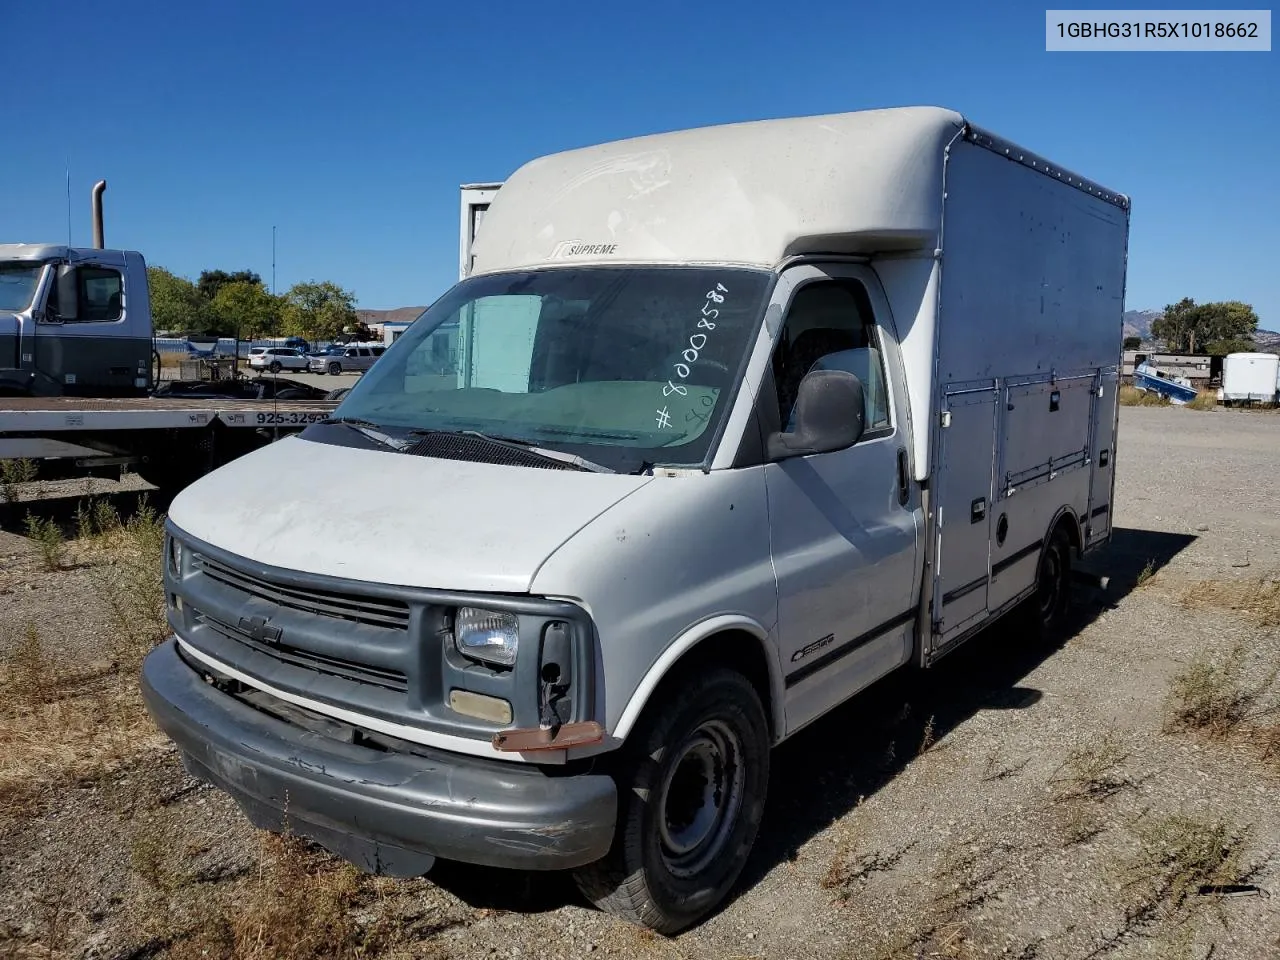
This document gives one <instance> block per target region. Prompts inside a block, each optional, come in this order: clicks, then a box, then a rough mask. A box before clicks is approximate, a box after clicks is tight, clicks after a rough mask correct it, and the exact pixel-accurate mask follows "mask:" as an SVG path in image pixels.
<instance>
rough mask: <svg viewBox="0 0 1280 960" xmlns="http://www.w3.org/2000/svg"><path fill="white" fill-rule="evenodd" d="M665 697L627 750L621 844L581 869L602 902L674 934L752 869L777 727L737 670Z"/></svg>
mask: <svg viewBox="0 0 1280 960" xmlns="http://www.w3.org/2000/svg"><path fill="white" fill-rule="evenodd" d="M658 696H659V697H660V700H657V699H656V701H655V702H660V703H661V707H662V708H661V709H660V710H653V711H651V712H650V713H649V714H647V715H646V717H645V719H644V720H643V721H642V722H641V725H640V726H639V727H638V728H637V729H636V730H635V731H634V732H633V733H632V735H631V737H630V738H628V746H626V747H623V751H624V753H623V755H622V756H621V757H620V758H619V760H620V761H622V762H621V764H620V767H619V769H618V772H617V773H615V779H616V780H617V783H618V820H617V827H616V829H615V833H614V841H613V847H612V849H611V850H610V851H609V853H608V854H607V855H606V856H605V857H604V858H603V859H601V860H599V861H597V862H595V863H593V864H590V865H588V866H586V867H583V868H581V869H579V870H577V871H576V872H575V874H574V876H575V879H576V881H577V884H578V888H579V889H580V890H581V891H582V893H583V895H584V896H586V897H587V899H589V900H590V901H591V902H592V903H594V904H595V905H596V906H597V907H599V908H600V909H601V910H604V911H605V912H607V913H610V914H613V915H615V916H617V917H620V918H622V919H625V920H629V921H631V922H632V923H636V924H639V925H641V926H645V927H649V928H651V929H653V930H656V931H657V932H659V933H662V934H673V933H676V932H678V931H680V930H682V929H684V928H686V927H688V926H690V925H691V924H693V923H696V922H697V921H698V920H700V919H702V918H703V917H705V916H706V915H707V914H708V913H710V912H711V911H712V910H714V909H715V908H716V907H717V906H719V904H720V903H721V901H723V900H724V898H725V896H726V895H727V894H728V892H729V890H730V888H731V887H732V886H733V884H734V883H735V882H736V881H737V879H738V877H739V875H740V874H741V873H742V868H743V866H744V865H745V864H746V862H747V857H748V855H749V854H750V852H751V847H752V845H753V844H754V842H755V838H756V833H757V832H758V830H759V827H760V818H761V816H762V815H763V813H764V802H765V795H766V793H767V790H768V782H769V727H768V723H767V721H766V719H765V714H764V708H763V706H762V705H761V702H760V697H759V696H758V695H757V693H756V691H755V689H754V688H753V687H752V686H751V684H750V682H749V681H748V680H747V679H746V677H744V676H743V675H742V674H740V673H738V672H736V671H734V670H728V669H724V668H720V669H714V670H710V671H708V672H706V673H702V674H700V675H698V676H693V677H688V678H686V679H685V680H684V681H683V682H681V683H678V684H674V685H672V686H670V687H669V688H668V690H667V691H665V692H660V694H659V695H658Z"/></svg>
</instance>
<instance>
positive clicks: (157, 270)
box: [147, 267, 214, 335]
mask: <svg viewBox="0 0 1280 960" xmlns="http://www.w3.org/2000/svg"><path fill="white" fill-rule="evenodd" d="M147 286H148V287H150V293H151V323H152V326H154V327H155V329H157V330H167V331H172V332H175V333H177V332H181V333H194V334H197V335H208V334H209V333H210V332H211V331H212V328H213V325H214V317H213V311H212V310H211V309H210V306H209V303H208V302H207V301H206V300H205V299H204V297H202V296H200V291H199V290H198V289H197V288H196V285H195V284H194V283H192V282H191V281H190V280H188V279H187V278H186V277H179V276H177V275H176V274H173V273H170V272H169V271H168V270H166V269H165V268H164V267H147Z"/></svg>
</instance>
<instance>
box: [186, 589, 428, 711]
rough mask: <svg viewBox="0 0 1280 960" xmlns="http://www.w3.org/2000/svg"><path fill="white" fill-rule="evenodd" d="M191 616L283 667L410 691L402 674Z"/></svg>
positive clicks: (194, 612)
mask: <svg viewBox="0 0 1280 960" xmlns="http://www.w3.org/2000/svg"><path fill="white" fill-rule="evenodd" d="M191 616H192V620H193V621H194V622H195V623H196V624H198V625H200V626H203V627H207V628H208V629H210V630H212V631H213V632H214V633H216V634H218V635H219V636H221V637H224V638H226V639H227V640H234V641H235V642H237V643H241V644H244V645H245V646H246V647H249V648H250V649H252V650H255V651H257V652H258V653H262V654H265V655H267V656H269V657H272V658H273V659H275V660H279V661H281V662H282V663H287V664H291V665H292V666H295V667H305V668H307V669H308V670H315V671H317V672H318V673H327V674H329V675H330V676H334V677H342V678H343V679H344V680H355V681H356V682H358V683H372V684H375V685H376V686H379V687H385V688H386V689H388V690H397V691H400V692H401V693H403V692H404V691H406V690H408V689H409V681H408V677H407V676H405V674H404V673H403V672H402V671H399V670H391V669H388V668H386V667H375V666H371V665H369V664H367V663H356V662H355V661H353V660H345V659H342V658H340V657H332V656H327V655H325V654H322V653H316V652H315V651H313V650H302V649H299V648H298V647H291V646H289V645H287V644H283V643H281V644H273V643H262V642H260V641H258V640H255V639H253V638H252V637H251V636H249V635H248V634H247V633H245V632H244V631H242V630H240V629H239V628H238V627H233V626H232V625H231V624H229V623H223V622H222V621H221V620H218V619H217V618H216V617H212V616H210V615H209V614H207V613H203V612H201V611H199V610H194V609H193V610H192V611H191Z"/></svg>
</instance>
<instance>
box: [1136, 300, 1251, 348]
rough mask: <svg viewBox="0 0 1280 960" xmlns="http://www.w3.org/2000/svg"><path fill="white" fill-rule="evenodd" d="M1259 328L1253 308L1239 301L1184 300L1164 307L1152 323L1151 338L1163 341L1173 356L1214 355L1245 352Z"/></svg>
mask: <svg viewBox="0 0 1280 960" xmlns="http://www.w3.org/2000/svg"><path fill="white" fill-rule="evenodd" d="M1257 329H1258V315H1257V314H1256V313H1254V311H1253V307H1252V306H1250V305H1249V304H1247V303H1241V302H1240V301H1239V300H1223V301H1219V302H1216V303H1199V304H1198V303H1196V302H1195V301H1194V300H1192V299H1191V298H1190V297H1183V298H1182V299H1181V300H1179V301H1178V302H1177V303H1174V304H1170V305H1169V306H1167V307H1165V308H1164V316H1162V317H1161V318H1160V319H1159V320H1156V321H1155V322H1154V323H1153V324H1151V335H1152V336H1153V337H1156V338H1158V339H1160V340H1163V341H1164V345H1165V349H1167V350H1170V351H1173V352H1174V353H1196V352H1198V351H1204V352H1207V353H1210V354H1214V355H1221V354H1222V353H1225V352H1229V351H1231V350H1239V349H1242V346H1241V345H1242V344H1243V345H1246V346H1244V347H1243V349H1248V348H1249V347H1251V346H1252V344H1253V334H1254V332H1255V331H1256V330H1257Z"/></svg>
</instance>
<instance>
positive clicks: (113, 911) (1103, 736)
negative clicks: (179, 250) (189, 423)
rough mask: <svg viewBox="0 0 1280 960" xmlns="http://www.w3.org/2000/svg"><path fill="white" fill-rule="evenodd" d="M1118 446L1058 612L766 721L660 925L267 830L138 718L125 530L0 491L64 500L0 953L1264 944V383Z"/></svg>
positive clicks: (1134, 432)
mask: <svg viewBox="0 0 1280 960" xmlns="http://www.w3.org/2000/svg"><path fill="white" fill-rule="evenodd" d="M1117 468H1118V478H1117V491H1116V497H1117V499H1116V523H1117V529H1116V534H1115V538H1114V543H1113V545H1112V546H1111V548H1109V549H1108V550H1107V552H1106V553H1105V554H1104V555H1102V556H1098V557H1096V558H1094V559H1093V560H1092V563H1091V566H1093V567H1094V568H1096V569H1098V570H1099V571H1100V572H1103V573H1107V574H1109V575H1110V576H1111V577H1112V581H1111V584H1110V587H1109V589H1108V591H1107V592H1106V593H1102V592H1098V591H1081V592H1080V593H1079V594H1078V596H1077V604H1076V610H1075V622H1074V623H1073V625H1072V627H1071V629H1070V630H1068V631H1066V634H1065V635H1064V636H1063V637H1062V638H1060V640H1059V641H1058V642H1056V643H1054V644H1051V645H1049V646H1046V647H1039V648H1034V647H1031V646H1029V645H1028V644H1027V643H1026V642H1024V641H1022V639H1021V638H1019V637H1018V636H1014V635H1011V633H1010V632H1009V631H1008V630H1007V629H1006V630H1002V629H1001V628H999V627H997V628H995V629H993V630H992V631H989V632H988V635H986V636H984V637H982V638H980V639H979V640H976V641H974V642H973V643H971V644H969V645H967V646H966V647H965V648H963V649H962V650H961V651H959V652H958V653H956V654H955V655H954V656H953V657H950V658H948V659H947V660H946V661H944V662H943V663H942V664H941V665H940V666H939V667H938V668H937V669H936V670H934V671H931V672H930V673H929V674H927V675H924V676H908V675H903V676H901V677H895V678H890V679H889V680H887V681H885V682H883V683H881V684H879V685H877V686H876V687H875V688H873V689H872V690H871V691H868V692H867V693H866V694H864V695H862V696H860V697H858V698H855V700H853V701H852V702H851V703H849V704H848V705H846V706H845V707H842V708H841V709H839V710H838V711H836V712H835V714H834V715H832V716H830V717H828V718H826V719H824V720H823V721H821V722H819V723H817V724H815V725H814V726H812V727H811V728H809V729H808V730H806V731H805V732H803V733H802V734H801V735H799V736H798V737H797V738H795V739H794V740H793V741H791V742H789V743H787V744H785V745H783V746H782V747H781V748H779V750H778V752H777V754H776V757H775V761H774V768H773V775H772V786H771V794H770V801H769V806H768V809H767V812H766V816H765V821H764V825H763V828H762V833H761V836H760V840H759V843H758V845H757V848H756V850H755V852H754V854H753V857H752V859H751V862H750V864H749V866H748V869H747V872H746V875H745V876H744V877H743V879H742V881H741V883H740V884H739V885H738V888H737V891H736V893H735V895H734V897H733V899H732V901H731V902H730V903H729V904H728V905H727V906H726V907H725V908H724V909H723V910H721V911H720V912H719V913H718V914H716V915H715V916H713V917H712V918H710V919H709V920H707V921H706V922H705V923H703V924H702V925H701V926H699V927H697V928H696V929H694V930H691V931H689V932H687V933H685V934H683V935H681V936H679V937H676V938H674V939H670V940H668V939H664V938H661V937H656V936H651V935H648V934H646V933H644V932H642V931H639V930H637V929H636V928H633V927H630V926H628V925H625V924H623V923H620V922H618V921H615V920H612V919H610V918H608V917H606V916H604V915H602V914H599V913H597V912H595V911H593V910H592V909H590V908H588V907H587V906H586V905H585V904H584V903H583V902H582V901H581V900H580V898H579V897H578V896H577V895H576V893H575V892H574V890H573V887H572V884H571V883H570V882H569V881H568V880H567V879H566V878H565V877H562V876H558V875H553V876H525V875H515V874H507V873H502V872H498V871H489V870H476V869H469V868H464V867H460V866H455V865H443V864H442V865H440V866H439V867H438V868H437V870H436V871H434V872H433V875H432V876H431V877H430V878H427V879H423V880H417V881H392V880H385V879H374V878H368V877H365V876H363V875H360V874H357V873H355V872H354V871H352V870H350V869H348V868H345V867H344V866H342V865H341V864H338V863H336V862H335V861H333V860H332V859H331V858H329V857H327V856H325V855H323V854H321V853H318V852H315V851H312V850H307V849H303V848H302V845H301V844H297V843H294V842H292V841H288V840H286V841H283V842H282V841H276V840H273V839H271V838H268V837H265V836H261V835H259V834H257V833H256V832H255V831H254V830H252V829H251V828H250V827H249V826H248V825H247V822H246V821H245V819H244V817H242V816H241V815H240V813H239V812H238V810H237V809H236V808H235V807H234V805H233V804H232V803H230V802H229V801H228V800H227V798H226V797H224V796H222V795H221V794H219V793H218V792H216V791H213V790H211V789H209V788H206V787H204V786H201V785H200V784H198V783H196V782H194V781H192V780H190V779H189V778H187V777H186V776H185V775H184V774H183V772H182V770H181V768H180V766H179V764H178V762H177V759H176V757H175V755H174V753H173V751H172V750H171V749H170V748H169V747H168V746H167V745H166V744H165V742H164V741H163V740H162V739H160V738H156V737H154V736H150V735H149V734H148V728H147V726H146V725H145V723H140V722H139V720H138V714H137V712H136V711H137V709H138V707H137V703H136V695H135V693H134V690H133V687H132V686H131V685H132V684H133V683H134V675H133V673H132V672H131V671H132V661H131V659H130V658H131V656H132V654H131V653H130V650H129V648H128V647H127V646H126V647H125V648H122V647H121V646H120V643H119V637H118V629H117V627H116V626H115V625H116V624H118V623H120V622H121V621H120V614H119V610H118V608H119V605H120V594H119V591H118V590H117V592H116V593H115V594H113V593H112V588H111V586H110V584H111V583H113V582H115V583H117V584H118V583H119V582H121V578H122V577H124V578H127V577H128V576H131V575H136V566H130V565H129V562H127V561H121V560H120V559H119V557H120V556H121V554H120V551H122V550H123V551H125V552H126V553H127V552H128V551H129V550H134V551H135V553H136V551H137V550H139V549H142V547H139V546H138V545H139V544H144V543H145V542H148V541H147V540H146V534H145V530H143V529H142V527H141V526H140V527H138V529H137V530H134V531H133V532H132V533H130V534H129V535H128V536H124V535H118V534H113V535H104V534H103V533H101V532H100V531H98V532H95V531H94V530H93V529H90V530H89V533H88V534H87V535H86V537H85V538H84V539H83V541H76V542H74V543H71V544H69V545H68V546H67V551H68V557H67V559H66V561H65V566H66V567H67V568H66V569H60V570H57V571H56V572H50V571H48V570H46V569H45V556H44V553H42V551H41V549H40V547H39V545H38V544H36V543H33V542H32V541H31V540H29V539H27V538H26V537H22V536H18V535H16V534H15V533H14V532H13V531H14V530H15V529H21V522H20V518H15V514H16V513H17V512H18V508H21V509H22V510H24V511H25V510H26V509H32V510H34V511H36V512H37V513H41V512H42V511H43V513H41V515H44V514H50V515H58V517H59V518H60V519H61V520H63V521H66V522H67V523H68V524H71V523H72V513H73V511H74V506H73V505H70V504H71V501H60V500H57V499H56V498H52V497H49V496H46V497H45V498H44V499H43V500H41V501H39V502H37V503H34V504H33V503H22V504H19V505H18V507H17V508H15V507H12V506H11V507H10V511H9V513H10V515H9V518H8V520H6V521H5V522H6V526H5V529H6V530H8V531H9V532H8V533H5V532H0V642H4V643H6V644H7V647H6V649H4V650H0V655H2V656H3V658H4V664H3V667H0V669H3V671H4V673H3V675H2V676H3V680H4V684H5V686H4V689H3V691H2V694H3V695H2V696H0V790H4V791H7V792H5V793H3V794H0V957H6V956H12V957H46V956H57V957H84V958H90V957H92V958H103V960H105V958H112V960H125V958H145V957H178V958H186V957H255V958H256V957H263V958H265V957H285V958H294V957H298V958H300V957H331V956H332V957H348V956H351V957H354V956H374V957H433V958H434V957H458V958H463V957H465V958H472V957H476V958H479V957H493V956H500V957H521V956H523V957H540V958H541V957H547V958H553V957H558V958H569V957H582V956H588V955H591V956H602V955H603V956H625V957H631V956H640V957H655V958H665V957H671V958H703V957H706V958H723V960H729V958H757V957H758V958H771V960H772V958H803V960H824V958H832V960H835V958H848V960H854V958H856V960H862V958H867V960H876V958H880V960H896V958H901V960H906V958H922V957H950V958H958V960H966V958H976V957H1010V958H1018V960H1059V958H1061V960H1077V958H1079V960H1083V958H1094V957H1107V958H1115V960H1126V958H1138V957H1143V958H1146V957H1158V958H1167V960H1206V958H1210V957H1212V958H1213V960H1267V958H1280V903H1278V902H1277V901H1276V899H1275V896H1276V895H1280V859H1278V856H1277V855H1278V853H1280V805H1278V804H1277V803H1276V798H1277V784H1278V782H1280V732H1278V731H1280V727H1277V726H1276V724H1277V723H1280V720H1277V717H1276V713H1275V707H1276V705H1277V702H1280V684H1277V683H1275V675H1276V672H1277V670H1280V481H1278V479H1277V478H1278V474H1280V415H1267V414H1261V413H1246V412H1230V411H1223V410H1218V411H1213V412H1207V411H1193V410H1185V409H1178V408H1156V407H1151V408H1149V407H1125V408H1122V414H1121V434H1120V443H1119V447H1118V452H1117ZM24 490H25V488H24ZM98 490H99V493H100V495H101V496H104V497H106V498H107V499H108V500H109V502H112V503H114V504H117V505H118V506H119V508H120V512H121V513H124V514H127V513H128V512H129V510H130V509H131V506H132V503H133V498H135V497H136V493H131V492H127V491H123V490H114V489H110V490H109V489H108V485H106V484H103V483H101V482H100V483H99V485H98ZM51 492H53V491H50V490H46V491H45V493H46V494H49V493H51ZM63 492H67V491H63ZM72 492H74V491H72ZM30 495H31V494H30V493H29V492H27V493H24V496H30ZM112 498H114V499H112ZM0 509H3V508H0ZM59 511H61V513H59ZM108 525H109V524H108ZM90 526H92V525H90ZM139 530H141V532H139ZM131 538H132V539H131ZM131 571H133V573H131ZM138 589H141V588H140V587H138V588H134V587H130V588H129V590H128V591H126V593H128V592H136V591H137V590H138ZM144 633H145V631H144ZM37 634H38V641H39V642H38V643H35V642H34V641H33V640H32V639H31V638H32V637H33V636H36V635H37ZM145 639H146V637H145V636H144V637H140V638H139V640H145ZM33 651H34V652H33ZM62 661H75V664H74V665H73V666H71V667H65V668H63V667H57V668H56V669H58V670H65V671H66V672H67V673H68V677H67V678H66V679H65V680H64V681H59V683H61V684H62V685H61V686H58V685H55V686H53V687H49V686H48V685H45V686H41V685H40V683H39V681H38V677H39V676H40V675H41V673H40V670H39V669H36V668H38V667H39V665H41V664H56V663H60V662H62ZM33 664H34V665H35V667H33ZM48 669H55V668H54V667H49V668H48ZM24 671H25V672H24ZM33 677H34V678H36V679H33ZM24 678H25V679H24ZM33 684H35V687H33V686H32V685H33ZM32 689H35V691H36V692H35V693H32ZM86 691H88V692H86ZM58 724H62V725H64V726H67V725H70V726H68V729H71V730H72V735H70V736H68V737H66V738H65V739H66V741H67V742H66V744H65V750H64V751H63V753H62V754H59V755H58V756H56V757H52V758H45V759H40V758H39V757H36V755H35V754H34V753H32V752H31V751H33V750H35V749H36V746H38V745H39V743H40V742H41V739H42V738H41V737H38V736H34V735H33V732H34V731H45V730H49V729H54V728H55V727H57V725H58ZM76 724H79V726H76ZM103 725H114V727H115V729H117V730H120V729H123V730H128V731H133V733H132V734H131V736H130V737H128V738H125V739H124V742H122V738H121V737H120V736H119V735H117V734H113V735H107V734H104V733H102V732H101V729H100V728H101V727H102V726H103ZM33 757H35V759H33ZM37 761H38V762H37ZM6 777H7V779H6Z"/></svg>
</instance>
